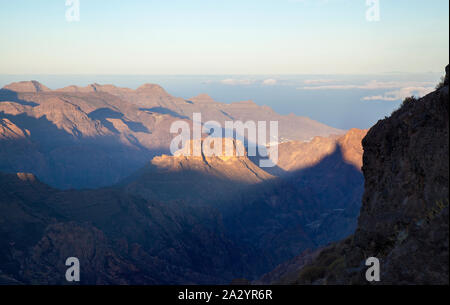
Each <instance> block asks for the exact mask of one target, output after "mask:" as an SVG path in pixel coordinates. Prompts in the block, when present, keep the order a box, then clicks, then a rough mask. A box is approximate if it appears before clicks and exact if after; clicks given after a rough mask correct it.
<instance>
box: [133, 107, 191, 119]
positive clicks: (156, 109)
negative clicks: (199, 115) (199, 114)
mask: <svg viewBox="0 0 450 305" xmlns="http://www.w3.org/2000/svg"><path fill="white" fill-rule="evenodd" d="M139 110H140V111H148V112H154V113H159V114H169V115H171V116H173V117H175V118H179V119H189V117H187V116H185V115H181V114H179V113H177V112H175V111H173V110H170V109H168V108H165V107H152V108H139Z"/></svg>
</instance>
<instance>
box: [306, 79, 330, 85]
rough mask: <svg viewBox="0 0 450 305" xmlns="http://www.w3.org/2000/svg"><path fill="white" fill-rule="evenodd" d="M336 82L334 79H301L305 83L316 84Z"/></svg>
mask: <svg viewBox="0 0 450 305" xmlns="http://www.w3.org/2000/svg"><path fill="white" fill-rule="evenodd" d="M333 82H336V80H335V79H307V80H305V81H303V83H305V84H307V85H317V84H326V83H333Z"/></svg>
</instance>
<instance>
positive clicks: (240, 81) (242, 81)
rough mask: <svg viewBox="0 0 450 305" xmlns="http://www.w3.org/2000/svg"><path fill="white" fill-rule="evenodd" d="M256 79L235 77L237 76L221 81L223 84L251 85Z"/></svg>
mask: <svg viewBox="0 0 450 305" xmlns="http://www.w3.org/2000/svg"><path fill="white" fill-rule="evenodd" d="M254 82H255V81H254V80H252V79H235V78H227V79H224V80H222V81H220V83H221V84H223V85H230V86H236V85H251V84H253V83H254Z"/></svg>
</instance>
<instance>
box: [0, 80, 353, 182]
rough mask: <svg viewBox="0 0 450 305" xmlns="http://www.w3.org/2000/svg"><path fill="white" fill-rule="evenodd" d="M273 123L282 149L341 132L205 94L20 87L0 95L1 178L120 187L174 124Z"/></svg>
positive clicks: (162, 147) (166, 140)
mask: <svg viewBox="0 0 450 305" xmlns="http://www.w3.org/2000/svg"><path fill="white" fill-rule="evenodd" d="M193 113H201V115H202V121H203V122H206V121H209V120H214V121H216V122H219V123H220V124H222V126H223V124H224V122H225V121H230V120H232V121H237V120H241V121H243V122H246V121H248V120H252V121H269V120H272V121H278V122H279V128H278V129H279V138H280V141H285V140H286V139H289V140H308V139H310V138H312V137H314V136H328V135H331V134H342V133H344V131H342V130H339V129H336V128H332V127H329V126H326V125H324V124H321V123H319V122H316V121H313V120H311V119H309V118H306V117H299V116H295V115H292V114H291V115H287V116H282V115H279V114H277V113H275V112H274V111H273V110H272V109H271V108H269V107H267V106H258V105H256V104H255V103H253V102H251V101H246V102H237V103H232V104H224V103H219V102H216V101H214V100H213V99H212V98H210V97H209V96H208V95H206V94H201V95H199V96H197V97H193V98H191V99H183V98H177V97H173V96H171V95H170V94H168V93H167V92H166V91H165V90H164V89H163V88H161V87H160V86H158V85H154V84H144V85H142V86H141V87H139V88H137V89H136V90H132V89H128V88H118V87H115V86H113V85H98V84H92V85H89V86H86V87H77V86H69V87H66V88H62V89H57V90H50V89H49V88H47V87H46V86H44V85H42V84H40V83H39V82H37V81H24V82H18V83H12V84H10V85H6V86H4V87H3V88H2V89H1V90H0V124H1V125H0V126H1V130H2V132H1V134H0V137H1V138H2V139H4V140H8V139H11V141H3V143H2V149H1V150H0V157H1V160H2V162H1V163H0V171H4V172H11V173H14V172H32V173H34V174H36V175H37V176H38V177H39V179H40V180H42V181H43V182H45V183H48V184H50V185H52V186H54V187H57V188H62V189H70V188H77V189H80V188H96V187H102V186H107V185H112V184H114V183H118V182H120V181H121V180H122V179H125V178H126V177H127V176H129V175H131V174H133V173H134V172H135V171H137V170H138V169H140V168H141V167H143V166H144V165H145V164H146V163H147V162H148V161H149V160H150V159H151V158H152V157H154V156H158V155H161V154H163V153H166V154H167V153H169V145H170V142H171V140H172V138H173V135H172V134H170V132H169V130H170V126H171V124H172V123H173V122H174V121H177V120H185V121H186V122H188V123H189V124H191V122H192V121H191V120H192V115H193Z"/></svg>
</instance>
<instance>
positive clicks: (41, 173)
mask: <svg viewBox="0 0 450 305" xmlns="http://www.w3.org/2000/svg"><path fill="white" fill-rule="evenodd" d="M0 117H4V118H7V119H9V120H10V121H11V122H12V123H14V124H15V125H17V126H18V127H19V128H21V129H22V130H30V131H31V132H30V133H29V135H28V136H27V137H26V138H24V139H16V140H3V141H1V142H0V144H1V148H2V149H1V150H0V156H1V158H0V170H1V171H5V172H30V173H33V174H35V175H36V176H37V177H39V178H40V179H41V180H42V181H43V182H45V183H47V184H49V185H51V186H54V187H57V188H61V189H66V188H95V187H101V186H107V185H112V184H115V183H117V182H119V181H120V180H122V179H123V178H125V177H127V176H129V175H131V174H132V173H133V172H135V171H137V170H138V169H139V168H142V167H143V166H144V165H145V163H147V162H148V160H150V159H151V158H153V157H154V156H156V155H160V154H162V153H166V152H167V149H165V148H155V149H146V148H144V147H142V146H141V145H135V146H129V145H127V144H126V143H123V142H121V141H120V138H118V137H115V136H112V135H107V136H95V137H85V136H83V135H82V134H81V132H79V131H78V130H76V129H74V130H72V133H73V134H70V133H68V132H67V131H65V130H63V129H60V128H58V127H57V126H56V125H55V124H53V123H52V122H51V121H49V120H48V119H47V118H46V117H45V116H42V117H40V118H34V117H31V116H28V115H26V114H24V113H21V114H18V115H11V114H5V113H2V112H0Z"/></svg>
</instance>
